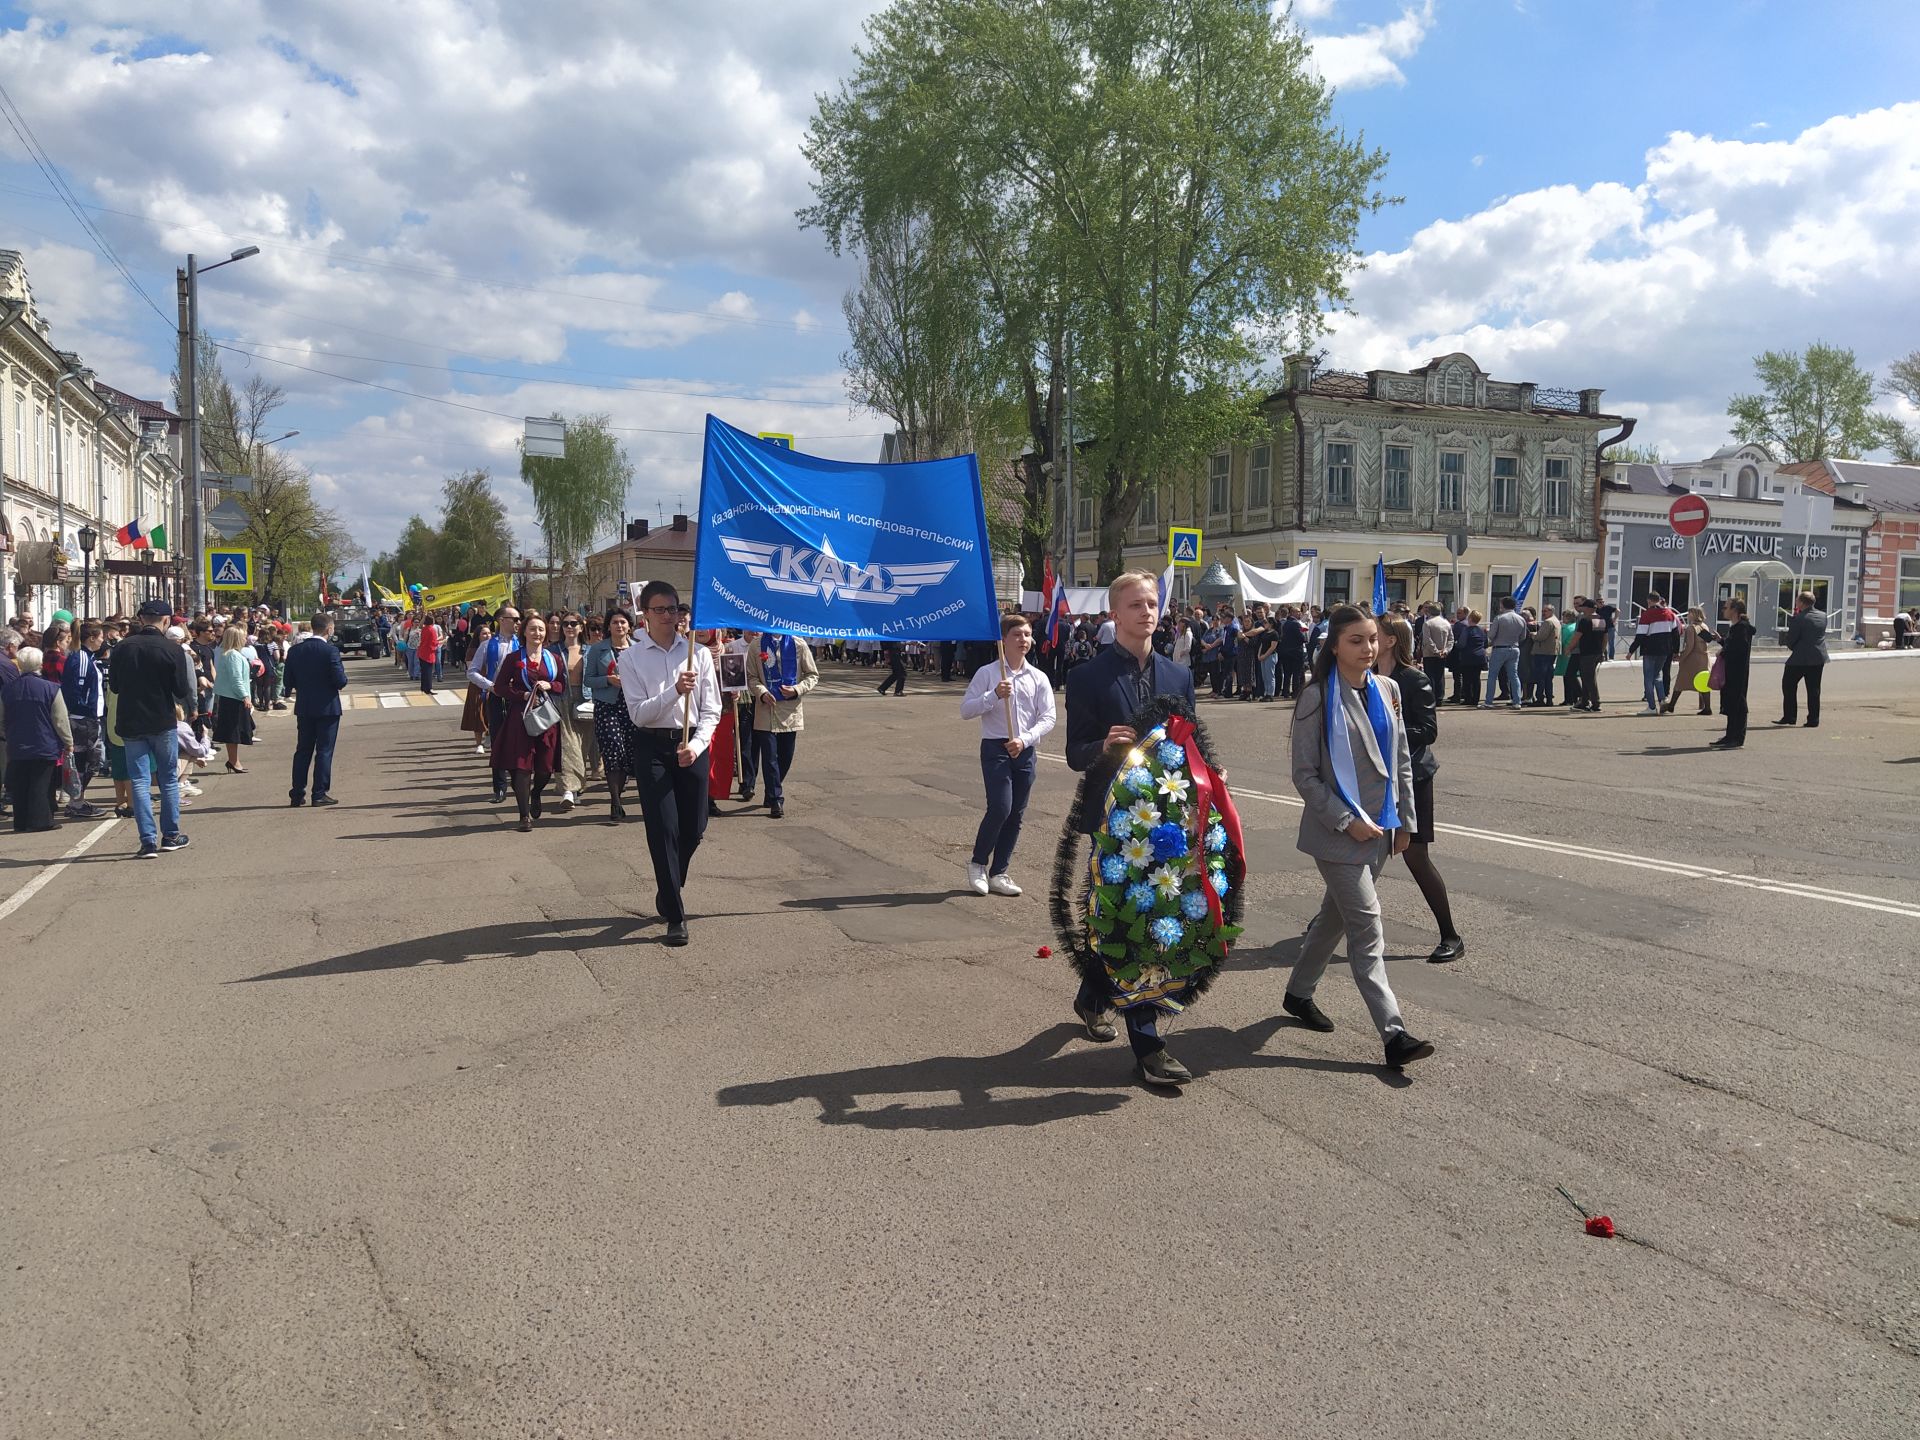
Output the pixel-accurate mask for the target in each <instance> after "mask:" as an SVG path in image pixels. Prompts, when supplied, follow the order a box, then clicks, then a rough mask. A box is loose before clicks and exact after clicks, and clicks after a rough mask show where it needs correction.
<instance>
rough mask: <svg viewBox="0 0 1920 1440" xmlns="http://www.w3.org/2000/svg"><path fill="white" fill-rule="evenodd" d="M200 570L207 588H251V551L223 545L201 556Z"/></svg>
mask: <svg viewBox="0 0 1920 1440" xmlns="http://www.w3.org/2000/svg"><path fill="white" fill-rule="evenodd" d="M201 560H202V565H201V571H202V573H203V574H204V575H205V576H206V581H207V589H209V590H251V589H253V551H251V550H239V549H235V548H234V547H233V546H231V545H223V546H221V547H220V548H219V549H217V550H208V551H206V552H205V553H204V554H203V555H202V557H201Z"/></svg>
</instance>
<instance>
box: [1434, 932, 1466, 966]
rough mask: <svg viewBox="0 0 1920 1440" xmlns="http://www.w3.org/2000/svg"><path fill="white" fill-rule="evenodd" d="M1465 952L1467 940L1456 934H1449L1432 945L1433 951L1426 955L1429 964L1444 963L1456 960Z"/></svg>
mask: <svg viewBox="0 0 1920 1440" xmlns="http://www.w3.org/2000/svg"><path fill="white" fill-rule="evenodd" d="M1466 953H1467V942H1466V941H1464V940H1462V939H1461V938H1460V937H1459V936H1458V935H1453V936H1449V937H1448V938H1447V939H1445V940H1442V941H1441V942H1440V943H1439V944H1438V945H1436V946H1434V947H1433V953H1432V954H1431V955H1429V956H1427V963H1428V964H1429V965H1445V964H1446V963H1447V962H1448V961H1450V960H1458V959H1459V958H1460V957H1461V956H1463V955H1465V954H1466Z"/></svg>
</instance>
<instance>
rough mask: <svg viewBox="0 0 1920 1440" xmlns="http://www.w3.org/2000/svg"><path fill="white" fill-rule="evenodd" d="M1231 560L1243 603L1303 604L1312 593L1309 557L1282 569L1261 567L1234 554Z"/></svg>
mask: <svg viewBox="0 0 1920 1440" xmlns="http://www.w3.org/2000/svg"><path fill="white" fill-rule="evenodd" d="M1233 564H1234V568H1235V569H1237V570H1238V571H1239V572H1240V599H1241V601H1242V603H1244V604H1247V605H1251V604H1253V603H1254V602H1255V601H1256V600H1257V601H1260V602H1261V603H1263V604H1267V605H1305V604H1306V603H1307V601H1308V599H1309V597H1310V595H1311V594H1312V589H1313V561H1311V560H1302V561H1301V562H1300V563H1299V564H1298V565H1293V566H1289V567H1288V568H1287V569H1285V570H1262V569H1259V568H1258V567H1257V566H1253V565H1249V564H1247V562H1246V561H1244V560H1242V559H1241V558H1240V557H1239V556H1237V555H1236V556H1234V559H1233Z"/></svg>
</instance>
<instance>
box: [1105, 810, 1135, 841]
mask: <svg viewBox="0 0 1920 1440" xmlns="http://www.w3.org/2000/svg"><path fill="white" fill-rule="evenodd" d="M1107 833H1108V834H1109V835H1118V836H1119V837H1120V838H1121V839H1122V840H1124V839H1126V838H1127V836H1129V835H1131V834H1133V817H1132V816H1131V815H1129V814H1128V813H1127V812H1126V811H1124V810H1115V811H1114V812H1113V813H1112V814H1111V815H1109V816H1107Z"/></svg>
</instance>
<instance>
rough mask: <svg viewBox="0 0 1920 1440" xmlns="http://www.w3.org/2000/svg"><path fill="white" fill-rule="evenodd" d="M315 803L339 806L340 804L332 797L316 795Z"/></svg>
mask: <svg viewBox="0 0 1920 1440" xmlns="http://www.w3.org/2000/svg"><path fill="white" fill-rule="evenodd" d="M313 803H314V804H315V805H338V804H339V803H340V802H339V801H338V800H336V799H334V798H333V797H332V796H331V795H316V796H314V797H313Z"/></svg>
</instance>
